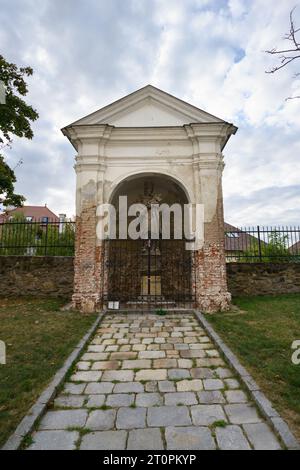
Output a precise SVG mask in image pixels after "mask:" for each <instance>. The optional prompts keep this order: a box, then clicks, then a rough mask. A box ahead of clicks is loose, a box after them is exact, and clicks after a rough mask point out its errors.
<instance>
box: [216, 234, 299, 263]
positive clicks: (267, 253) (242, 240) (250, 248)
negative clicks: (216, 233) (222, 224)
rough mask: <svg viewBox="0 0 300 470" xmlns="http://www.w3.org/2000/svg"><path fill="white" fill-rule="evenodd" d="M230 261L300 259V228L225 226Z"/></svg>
mask: <svg viewBox="0 0 300 470" xmlns="http://www.w3.org/2000/svg"><path fill="white" fill-rule="evenodd" d="M225 253H226V261H228V262H245V263H247V262H252V263H255V262H260V263H262V262H266V263H267V262H273V263H274V262H278V263H284V262H293V263H295V262H300V227H264V226H256V227H248V228H236V227H232V228H230V227H229V228H228V226H227V227H226V229H225Z"/></svg>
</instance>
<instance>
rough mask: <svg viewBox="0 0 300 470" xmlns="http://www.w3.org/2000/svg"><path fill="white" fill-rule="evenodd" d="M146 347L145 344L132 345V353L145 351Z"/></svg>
mask: <svg viewBox="0 0 300 470" xmlns="http://www.w3.org/2000/svg"><path fill="white" fill-rule="evenodd" d="M146 347H147V346H146V345H145V344H134V345H133V346H132V351H145V350H146Z"/></svg>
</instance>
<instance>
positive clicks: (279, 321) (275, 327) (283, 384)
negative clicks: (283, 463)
mask: <svg viewBox="0 0 300 470" xmlns="http://www.w3.org/2000/svg"><path fill="white" fill-rule="evenodd" d="M234 304H235V305H236V306H237V307H238V309H236V310H232V311H230V312H226V313H217V314H214V315H209V316H208V315H207V316H206V318H207V320H208V321H209V322H210V323H211V324H212V325H213V326H214V328H215V329H216V331H217V332H218V333H219V334H220V336H221V337H222V338H223V340H224V341H225V342H226V343H227V344H228V346H230V347H231V348H232V350H233V351H234V352H235V353H236V354H237V356H238V357H239V358H240V360H241V362H242V363H243V364H244V365H245V366H246V367H247V369H248V370H249V372H250V373H251V374H252V375H253V377H254V378H255V380H256V381H257V382H258V383H259V385H260V386H261V388H262V390H263V391H264V392H265V393H266V395H267V396H268V398H269V399H270V400H271V401H272V402H273V404H274V406H275V408H276V409H277V410H278V411H279V412H280V413H281V415H282V416H283V417H284V418H285V419H286V420H287V421H288V423H289V425H290V427H291V429H292V430H293V431H294V433H295V435H296V436H297V437H298V439H300V365H293V364H292V361H291V355H292V352H293V350H292V349H291V344H292V342H293V341H294V340H296V339H300V294H289V295H278V296H263V297H247V298H246V297H243V298H236V299H234Z"/></svg>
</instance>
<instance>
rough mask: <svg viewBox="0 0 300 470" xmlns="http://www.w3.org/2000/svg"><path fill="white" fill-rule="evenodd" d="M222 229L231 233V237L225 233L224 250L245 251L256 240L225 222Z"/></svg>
mask: <svg viewBox="0 0 300 470" xmlns="http://www.w3.org/2000/svg"><path fill="white" fill-rule="evenodd" d="M224 230H225V232H226V233H232V234H233V236H232V237H230V236H228V235H227V236H226V235H225V251H246V250H248V249H249V248H250V247H251V246H253V243H254V242H255V241H257V238H256V237H255V236H253V235H249V234H248V233H247V232H245V231H244V230H242V229H240V228H237V227H235V226H234V225H230V224H228V223H227V222H225V223H224Z"/></svg>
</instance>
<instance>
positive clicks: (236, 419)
mask: <svg viewBox="0 0 300 470" xmlns="http://www.w3.org/2000/svg"><path fill="white" fill-rule="evenodd" d="M225 411H226V414H227V416H228V418H229V421H230V422H231V423H232V424H247V423H258V422H260V421H261V419H260V418H259V416H258V414H257V411H256V409H255V408H254V406H252V405H248V404H245V405H239V404H236V405H225Z"/></svg>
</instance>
